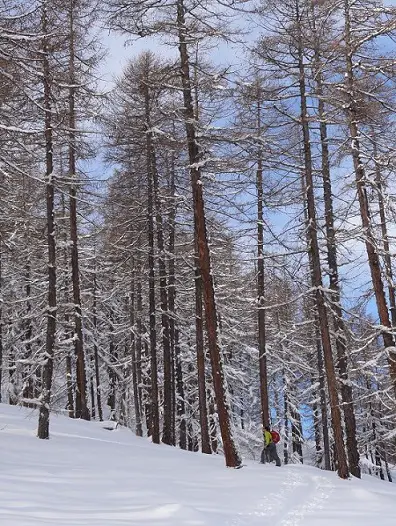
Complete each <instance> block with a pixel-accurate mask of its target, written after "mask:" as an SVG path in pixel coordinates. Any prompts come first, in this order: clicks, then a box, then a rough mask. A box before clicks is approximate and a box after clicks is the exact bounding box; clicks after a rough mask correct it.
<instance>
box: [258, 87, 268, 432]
mask: <svg viewBox="0 0 396 526" xmlns="http://www.w3.org/2000/svg"><path fill="white" fill-rule="evenodd" d="M258 82H259V81H258ZM256 97H257V134H258V136H259V137H260V134H261V89H260V86H259V84H258V83H257V95H256ZM256 191H257V307H258V312H257V325H258V350H259V377H260V400H261V421H262V424H263V427H265V426H269V425H270V413H269V400H268V378H267V354H266V347H265V341H266V340H265V310H264V307H265V300H264V294H265V281H264V216H263V159H262V151H261V148H260V149H259V153H258V159H257V171H256Z"/></svg>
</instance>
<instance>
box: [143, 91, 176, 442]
mask: <svg viewBox="0 0 396 526" xmlns="http://www.w3.org/2000/svg"><path fill="white" fill-rule="evenodd" d="M147 90H148V88H147ZM147 109H148V108H147ZM148 110H149V109H148ZM146 115H147V118H148V119H149V117H150V115H149V113H148V114H146ZM147 125H148V127H149V128H148V129H150V128H151V124H150V120H148V121H147ZM148 136H149V137H148V138H149V139H150V147H151V152H150V153H151V158H152V174H153V190H154V201H155V210H156V214H155V217H156V221H155V223H156V227H157V247H158V275H159V286H160V302H161V325H162V347H163V353H164V413H163V416H164V422H163V428H162V442H163V443H164V444H168V445H173V444H174V441H173V438H172V437H173V433H172V410H173V403H172V401H173V398H174V397H173V393H172V390H173V382H172V356H171V349H170V338H169V314H168V285H167V278H166V264H165V244H164V231H163V221H162V206H161V197H160V195H159V181H158V171H157V162H156V158H155V150H154V144H153V136H152V133H148Z"/></svg>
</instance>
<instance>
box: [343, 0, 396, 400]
mask: <svg viewBox="0 0 396 526" xmlns="http://www.w3.org/2000/svg"><path fill="white" fill-rule="evenodd" d="M344 17H345V27H344V41H345V64H346V71H345V85H346V90H345V91H346V93H347V95H348V107H347V115H348V127H349V135H350V140H351V156H352V160H353V166H354V171H355V179H356V188H357V194H358V199H359V208H360V217H361V220H362V227H363V234H364V239H365V246H366V252H367V258H368V263H369V267H370V274H371V281H372V284H373V288H374V294H375V301H376V304H377V310H378V316H379V319H380V323H381V325H382V327H383V328H384V329H383V330H382V338H383V342H384V346H385V350H386V352H387V358H388V364H389V373H390V377H391V381H392V385H393V389H394V392H395V395H396V349H395V341H394V337H393V335H392V324H391V322H390V319H389V311H388V305H387V302H386V298H385V292H384V284H383V281H382V276H381V265H380V259H379V256H378V252H377V249H376V242H375V238H374V234H373V229H372V221H371V215H370V209H369V203H368V198H367V190H366V173H365V168H364V164H363V162H362V157H361V151H360V134H359V127H358V122H359V117H358V114H357V108H356V102H355V99H354V95H355V93H356V89H355V74H354V71H353V46H352V40H351V38H352V37H351V31H352V28H351V18H350V0H344Z"/></svg>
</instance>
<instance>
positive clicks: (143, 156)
mask: <svg viewBox="0 0 396 526" xmlns="http://www.w3.org/2000/svg"><path fill="white" fill-rule="evenodd" d="M103 28H106V30H107V31H111V34H112V35H115V36H118V38H126V39H127V40H129V41H132V42H133V41H134V40H135V39H145V41H146V42H148V43H150V42H151V48H153V46H152V42H153V39H155V40H154V41H155V42H156V44H157V45H156V48H157V51H155V52H154V51H144V52H141V53H140V54H136V53H134V52H133V46H132V47H131V48H130V59H129V61H128V63H127V64H126V66H125V68H124V70H123V71H122V72H121V73H120V75H119V76H118V77H117V78H115V79H114V83H113V85H112V86H111V89H110V88H108V87H107V86H106V88H105V89H102V88H103V84H102V83H101V80H100V71H101V68H103V67H104V66H103V64H104V63H105V62H104V61H105V48H106V42H105V41H103V42H101V40H100V38H99V37H100V36H101V35H102V36H103V34H104V33H103V30H102V29H103ZM102 38H103V37H102ZM114 38H115V37H114ZM395 38H396V8H395V7H394V6H393V7H392V6H391V5H389V4H388V3H383V2H380V1H376V0H321V1H319V0H318V1H316V0H284V1H283V2H278V1H275V0H251V1H250V0H161V1H160V2H159V1H158V0H106V1H104V2H100V3H97V2H96V1H95V0H2V1H0V40H1V45H0V68H1V83H0V114H1V120H0V184H1V192H0V297H1V303H0V397H1V401H2V402H4V403H9V404H14V405H16V404H22V405H24V406H27V407H30V408H32V409H34V408H36V409H38V413H39V421H38V437H39V438H43V439H45V438H49V436H50V412H51V411H58V412H63V413H64V414H65V415H68V416H69V417H70V418H82V419H86V420H89V419H98V420H114V421H117V422H119V423H120V424H121V425H124V426H127V427H129V428H131V429H132V430H133V431H134V432H135V433H136V434H137V435H138V436H148V437H150V438H151V440H152V441H153V442H154V443H160V442H162V443H164V444H167V445H169V446H177V447H180V448H182V449H188V450H190V451H202V452H203V453H206V454H212V453H221V454H224V457H225V462H226V465H227V466H229V467H238V466H239V465H240V464H241V459H242V456H249V457H252V458H256V459H258V458H259V453H260V449H261V447H262V426H263V425H272V426H274V427H276V428H277V429H278V430H279V432H280V434H281V436H282V443H281V447H282V451H281V452H282V454H283V460H284V462H285V463H288V462H309V463H313V464H315V465H316V466H318V467H320V468H322V469H327V470H336V471H338V474H339V476H340V477H341V478H348V477H349V476H350V475H354V476H356V477H360V476H361V473H362V472H365V473H371V474H374V475H376V476H378V477H381V478H382V479H387V480H391V473H390V468H389V465H390V464H393V463H396V434H395V427H396V347H395V338H396V332H395V331H396V299H395V298H396V295H395V280H394V272H395V270H394V268H395V263H394V258H395V254H396V252H395V253H394V252H393V251H394V250H395V249H396V236H395V224H396V223H395V222H396V203H395V199H396V198H395V196H396V187H395V184H394V177H395V173H396V147H395V132H396V126H395V124H396V121H395V109H396V106H395V102H396V98H395V93H396V91H395V87H396V85H395V81H396V76H395V58H394V57H395V44H394V42H395ZM127 49H128V48H127ZM102 70H103V69H102ZM93 166H94V167H95V170H93V169H92V167H93ZM94 173H95V174H98V173H99V174H100V175H99V176H98V175H96V176H93V174H94Z"/></svg>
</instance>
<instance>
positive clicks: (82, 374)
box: [69, 0, 90, 420]
mask: <svg viewBox="0 0 396 526" xmlns="http://www.w3.org/2000/svg"><path fill="white" fill-rule="evenodd" d="M75 9H76V3H75V0H70V6H69V82H70V87H69V178H70V190H69V196H70V240H71V270H72V283H73V302H74V330H75V336H74V351H75V354H76V358H77V363H76V364H77V375H76V379H77V390H76V418H83V419H84V420H89V418H90V416H89V409H88V405H87V392H86V391H87V380H86V371H85V356H84V340H83V333H82V311H81V291H80V273H79V262H78V232H77V188H76V184H77V181H76V180H77V175H76V132H75V130H76V112H75V85H76V78H75V49H74V47H75V27H74V11H75Z"/></svg>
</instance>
